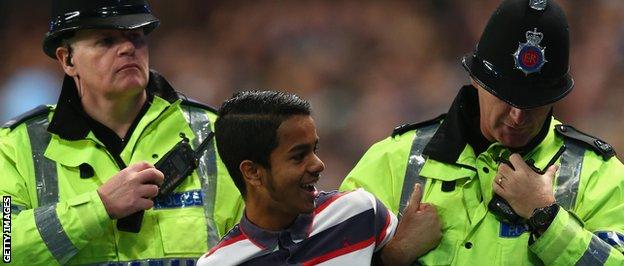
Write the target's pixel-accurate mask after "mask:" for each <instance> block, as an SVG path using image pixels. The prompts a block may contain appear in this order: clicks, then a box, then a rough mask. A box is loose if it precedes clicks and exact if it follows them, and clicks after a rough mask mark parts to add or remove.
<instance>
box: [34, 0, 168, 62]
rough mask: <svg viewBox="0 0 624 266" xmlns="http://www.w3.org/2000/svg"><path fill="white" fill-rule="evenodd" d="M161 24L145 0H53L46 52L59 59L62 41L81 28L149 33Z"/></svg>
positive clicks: (44, 45) (44, 48)
mask: <svg viewBox="0 0 624 266" xmlns="http://www.w3.org/2000/svg"><path fill="white" fill-rule="evenodd" d="M159 23H160V21H159V20H158V19H157V18H156V17H154V16H153V15H152V12H151V10H150V8H149V5H148V3H147V1H146V0H53V1H52V16H51V19H50V28H49V31H48V32H47V33H46V35H45V38H44V39H43V51H44V52H45V54H46V55H48V56H49V57H52V58H56V55H55V53H56V48H57V47H58V46H59V45H61V41H62V40H63V39H64V38H68V37H71V36H72V35H73V33H75V31H76V30H80V29H121V30H130V29H136V28H143V29H144V31H145V34H149V33H150V32H151V31H152V30H154V29H155V28H156V27H157V26H158V24H159Z"/></svg>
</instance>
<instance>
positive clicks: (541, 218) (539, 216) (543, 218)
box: [533, 210, 550, 226]
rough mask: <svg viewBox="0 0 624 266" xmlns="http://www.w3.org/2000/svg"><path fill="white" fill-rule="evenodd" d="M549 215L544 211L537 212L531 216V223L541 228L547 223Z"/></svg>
mask: <svg viewBox="0 0 624 266" xmlns="http://www.w3.org/2000/svg"><path fill="white" fill-rule="evenodd" d="M549 218H550V215H548V213H547V212H546V210H539V211H537V212H536V213H535V215H533V222H534V223H535V225H537V226H543V225H545V224H546V223H548V222H549Z"/></svg>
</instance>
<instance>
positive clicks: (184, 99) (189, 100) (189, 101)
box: [178, 92, 219, 114]
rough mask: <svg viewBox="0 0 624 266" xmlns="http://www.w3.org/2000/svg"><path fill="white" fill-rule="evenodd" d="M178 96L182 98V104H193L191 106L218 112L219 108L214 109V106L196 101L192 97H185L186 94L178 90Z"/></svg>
mask: <svg viewBox="0 0 624 266" xmlns="http://www.w3.org/2000/svg"><path fill="white" fill-rule="evenodd" d="M178 97H180V99H182V104H183V105H188V106H193V107H197V108H201V109H206V110H209V111H211V112H213V113H215V114H218V113H219V110H217V109H215V108H214V107H212V106H210V105H207V104H204V103H201V102H198V101H196V100H194V99H192V98H189V97H187V96H186V95H183V94H181V93H179V92H178Z"/></svg>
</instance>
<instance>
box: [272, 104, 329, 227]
mask: <svg viewBox="0 0 624 266" xmlns="http://www.w3.org/2000/svg"><path fill="white" fill-rule="evenodd" d="M277 140H278V146H277V147H276V148H275V149H274V150H273V151H272V152H271V155H270V158H269V163H270V165H271V167H270V169H265V168H262V170H261V171H262V172H263V174H262V177H261V179H262V188H261V193H262V194H265V197H264V198H265V199H266V201H268V202H267V205H268V206H269V209H271V210H273V211H275V212H276V213H282V214H285V215H287V216H293V215H298V214H300V213H310V212H312V211H313V210H314V197H315V195H316V193H317V191H316V188H315V187H314V185H315V184H316V182H317V181H318V180H319V177H320V173H321V172H322V171H323V170H324V169H325V165H324V164H323V162H322V161H321V159H320V158H319V157H318V156H317V154H316V150H317V145H318V135H317V134H316V126H315V125H314V120H313V119H312V117H311V116H308V115H295V116H292V117H290V118H288V119H287V120H285V121H284V122H283V123H282V124H281V125H280V127H279V128H278V129H277Z"/></svg>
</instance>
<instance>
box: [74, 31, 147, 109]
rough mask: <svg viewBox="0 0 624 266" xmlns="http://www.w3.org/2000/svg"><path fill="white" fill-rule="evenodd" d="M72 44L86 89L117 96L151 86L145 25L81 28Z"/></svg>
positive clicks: (88, 91)
mask: <svg viewBox="0 0 624 266" xmlns="http://www.w3.org/2000/svg"><path fill="white" fill-rule="evenodd" d="M71 47H72V50H73V55H72V57H73V58H72V63H73V64H74V66H75V70H76V74H77V75H78V77H79V79H80V83H81V86H83V87H84V88H82V90H83V93H92V94H96V95H99V96H103V97H107V98H114V97H123V96H127V95H135V94H136V93H137V92H140V91H142V90H143V89H144V88H145V87H146V86H147V81H148V75H149V74H148V71H149V67H148V65H149V58H148V49H147V43H146V40H145V35H144V33H143V30H142V29H135V30H110V29H94V30H79V31H78V32H77V33H76V35H75V37H74V38H73V43H72V45H71Z"/></svg>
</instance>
